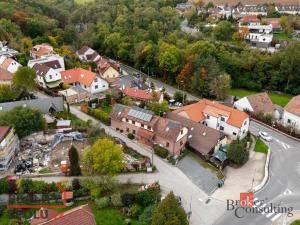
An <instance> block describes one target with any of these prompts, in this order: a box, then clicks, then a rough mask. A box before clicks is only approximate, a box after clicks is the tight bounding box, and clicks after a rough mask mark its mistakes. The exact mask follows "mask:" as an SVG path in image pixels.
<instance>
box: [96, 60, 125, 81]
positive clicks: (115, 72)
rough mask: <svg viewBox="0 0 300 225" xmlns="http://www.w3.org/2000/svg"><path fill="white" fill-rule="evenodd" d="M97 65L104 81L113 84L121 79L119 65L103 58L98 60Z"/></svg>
mask: <svg viewBox="0 0 300 225" xmlns="http://www.w3.org/2000/svg"><path fill="white" fill-rule="evenodd" d="M96 63H97V66H98V70H99V73H100V76H101V77H102V78H103V79H105V80H107V81H109V82H113V81H115V80H116V79H117V78H119V77H120V72H119V67H120V66H119V65H118V64H116V63H111V62H109V61H108V60H107V59H104V58H103V57H101V59H100V60H98V61H97V62H96Z"/></svg>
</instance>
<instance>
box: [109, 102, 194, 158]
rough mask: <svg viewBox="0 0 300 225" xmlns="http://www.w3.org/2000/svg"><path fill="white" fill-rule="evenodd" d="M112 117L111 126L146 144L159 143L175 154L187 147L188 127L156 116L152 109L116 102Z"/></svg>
mask: <svg viewBox="0 0 300 225" xmlns="http://www.w3.org/2000/svg"><path fill="white" fill-rule="evenodd" d="M110 118H111V126H112V127H114V128H115V129H116V130H118V131H120V132H125V133H131V134H133V135H134V136H135V138H136V139H137V140H138V141H139V142H142V143H144V144H147V145H150V146H151V145H152V144H158V145H160V146H162V147H164V148H165V149H167V150H168V151H169V152H170V154H172V155H174V156H176V155H179V154H180V153H181V151H182V150H183V149H184V147H185V144H186V141H187V133H188V129H187V128H186V127H184V126H183V125H182V124H181V123H179V122H176V121H174V120H171V119H167V118H162V117H159V116H156V115H155V114H154V113H153V112H152V111H149V110H145V109H142V108H139V107H135V106H134V107H128V106H124V105H120V104H116V105H114V107H113V110H112V112H111V115H110Z"/></svg>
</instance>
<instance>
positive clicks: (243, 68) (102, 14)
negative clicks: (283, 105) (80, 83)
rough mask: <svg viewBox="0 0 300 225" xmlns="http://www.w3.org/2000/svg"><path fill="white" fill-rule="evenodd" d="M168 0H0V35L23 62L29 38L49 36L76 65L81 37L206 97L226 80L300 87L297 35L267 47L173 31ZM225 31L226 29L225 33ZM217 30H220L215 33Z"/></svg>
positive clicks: (176, 19) (295, 90)
mask: <svg viewBox="0 0 300 225" xmlns="http://www.w3.org/2000/svg"><path fill="white" fill-rule="evenodd" d="M178 2H181V1H178V0H177V1H176V0H172V1H170V0H149V1H142V0H111V1H109V0H95V1H93V2H88V3H86V4H77V2H76V1H74V0H44V1H40V0H14V1H6V0H0V40H6V41H8V42H9V45H10V46H11V47H12V48H15V49H17V50H19V51H20V52H21V53H23V54H20V55H19V56H18V58H19V61H20V63H22V64H23V65H26V60H27V57H28V52H29V50H30V49H31V47H32V46H33V45H36V44H40V43H45V42H47V43H50V44H51V45H52V46H53V47H54V48H55V50H56V52H57V53H59V54H61V55H63V56H64V57H65V62H66V67H67V68H72V67H74V66H76V64H77V63H78V60H77V59H76V56H75V51H76V50H77V49H79V48H80V47H81V46H82V45H89V46H90V47H92V48H93V49H95V50H96V51H98V52H99V54H100V55H104V56H107V57H110V58H112V59H116V60H119V61H121V62H123V63H126V64H128V65H131V66H134V67H135V68H137V69H140V70H142V71H143V72H145V73H149V74H150V75H155V76H156V77H157V78H158V79H161V80H164V81H165V82H168V83H170V84H172V85H179V86H180V88H181V89H185V90H188V91H189V92H192V93H194V94H197V95H199V96H201V97H206V98H218V99H222V98H224V90H225V89H228V88H230V87H233V88H245V89H249V90H253V91H261V90H272V91H281V92H285V93H289V94H293V95H297V94H300V79H299V78H300V67H299V65H300V43H299V42H297V41H295V42H291V43H290V44H289V45H288V46H287V47H286V48H284V49H282V50H281V51H278V52H276V53H274V54H268V53H263V52H261V51H259V50H255V49H250V48H249V47H248V46H247V45H246V44H240V45H239V46H238V47H237V46H232V45H228V44H227V43H226V42H224V41H222V39H223V35H224V32H225V34H226V35H228V33H230V35H232V33H233V32H234V30H231V29H216V30H214V32H215V35H214V37H215V40H214V41H208V40H205V39H202V38H201V37H195V36H192V35H189V34H186V33H183V32H181V30H180V22H181V20H182V18H181V17H180V15H179V14H178V13H177V11H176V10H175V8H174V6H176V4H177V3H178ZM226 32H228V33H226ZM222 34H223V35H222Z"/></svg>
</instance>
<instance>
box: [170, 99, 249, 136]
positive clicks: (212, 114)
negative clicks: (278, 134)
mask: <svg viewBox="0 0 300 225" xmlns="http://www.w3.org/2000/svg"><path fill="white" fill-rule="evenodd" d="M173 112H174V113H177V114H178V115H180V116H183V117H186V118H188V119H191V120H193V121H195V122H198V123H202V124H204V125H206V126H208V127H210V128H213V129H216V130H219V131H221V132H223V133H224V134H226V135H228V136H229V137H231V138H232V139H236V138H241V139H242V138H244V137H245V136H246V135H247V132H248V130H249V123H250V120H249V116H248V115H247V114H246V113H245V112H241V111H239V110H237V109H234V108H231V107H228V106H225V105H222V104H219V103H217V102H214V101H209V100H207V99H203V100H200V101H199V102H197V103H194V104H191V105H187V106H184V107H181V108H179V109H177V110H175V111H173Z"/></svg>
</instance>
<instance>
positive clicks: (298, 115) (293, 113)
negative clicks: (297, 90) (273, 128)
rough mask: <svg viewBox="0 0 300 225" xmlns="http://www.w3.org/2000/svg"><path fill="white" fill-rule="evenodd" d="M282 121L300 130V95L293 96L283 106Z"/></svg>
mask: <svg viewBox="0 0 300 225" xmlns="http://www.w3.org/2000/svg"><path fill="white" fill-rule="evenodd" d="M282 120H283V123H284V124H286V125H288V126H293V127H294V128H296V129H298V130H300V95H297V96H295V97H293V98H292V99H291V100H290V101H289V103H288V104H287V105H286V106H285V107H284V112H283V116H282Z"/></svg>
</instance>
